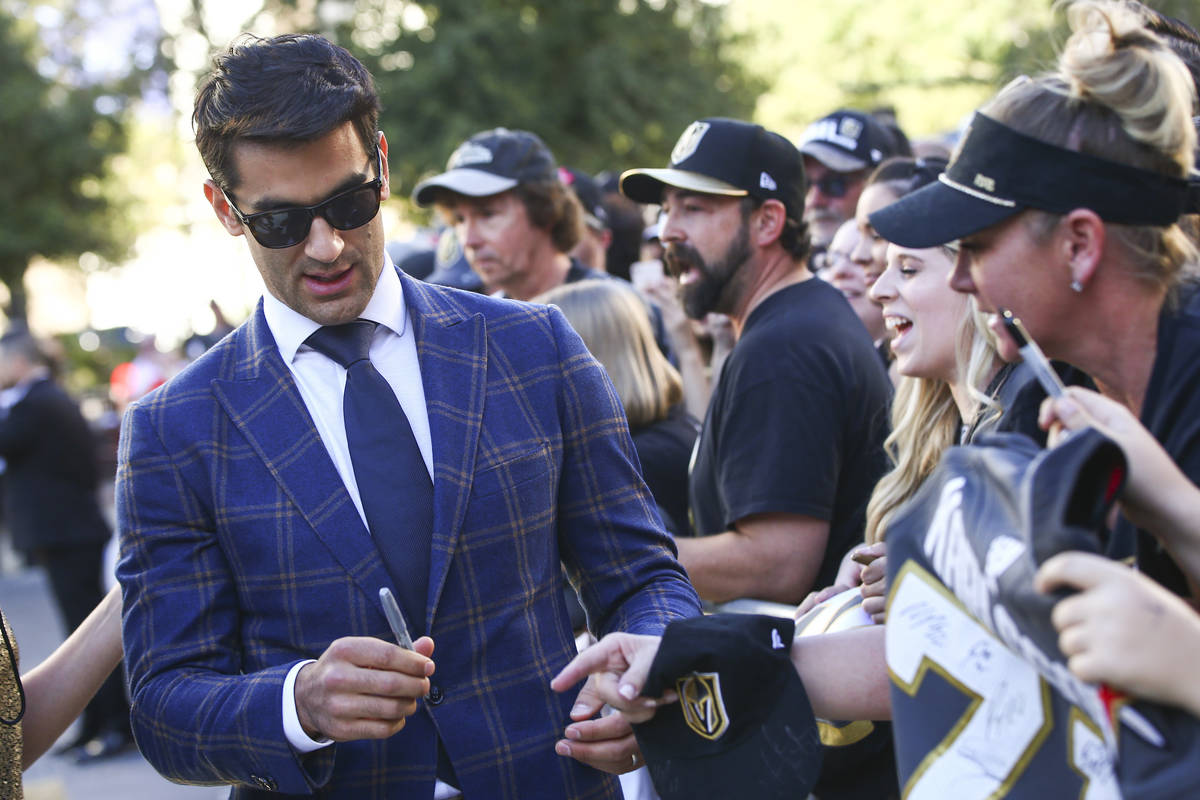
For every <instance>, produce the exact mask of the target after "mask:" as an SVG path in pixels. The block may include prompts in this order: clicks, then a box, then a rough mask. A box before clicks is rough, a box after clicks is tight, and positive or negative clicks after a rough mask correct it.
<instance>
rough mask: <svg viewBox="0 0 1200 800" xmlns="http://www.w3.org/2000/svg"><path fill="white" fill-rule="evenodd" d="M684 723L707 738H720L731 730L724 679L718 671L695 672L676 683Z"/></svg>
mask: <svg viewBox="0 0 1200 800" xmlns="http://www.w3.org/2000/svg"><path fill="white" fill-rule="evenodd" d="M675 688H676V690H677V691H678V692H679V704H680V705H681V706H682V707H683V721H684V722H686V723H687V726H688V727H689V728H691V729H692V730H693V731H695V732H696V733H697V734H698V735H700V736H703V737H704V738H705V739H719V738H721V735H722V734H723V733H725V731H726V730H728V729H729V714H727V713H726V711H725V700H724V698H722V697H721V676H720V675H718V674H717V673H715V672H693V673H692V674H691V675H688V676H686V677H683V678H680V679H679V680H677V681H676V682H675Z"/></svg>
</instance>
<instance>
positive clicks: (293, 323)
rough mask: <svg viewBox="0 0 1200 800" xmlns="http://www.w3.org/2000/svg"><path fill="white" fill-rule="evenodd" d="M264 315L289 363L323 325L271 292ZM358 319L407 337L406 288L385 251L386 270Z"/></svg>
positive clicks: (266, 300)
mask: <svg viewBox="0 0 1200 800" xmlns="http://www.w3.org/2000/svg"><path fill="white" fill-rule="evenodd" d="M263 315H264V316H265V317H266V318H267V327H268V328H270V329H271V335H273V336H274V337H275V343H276V344H277V345H278V346H279V354H280V355H281V356H283V360H284V363H287V364H290V363H291V362H292V359H294V358H295V357H296V351H297V350H299V349H300V345H302V344H304V340H305V339H307V338H308V337H309V336H311V335H312V333H313V332H314V331H316V330H317V328H320V327H321V325H320V323H317V322H314V321H313V320H311V319H309V318H308V317H306V316H304V315H303V314H301V313H300V312H298V311H296V310H294V309H292V308H290V307H289V306H287V305H285V304H284V303H283V301H282V300H280V299H278V298H277V297H275V295H273V294H271V292H270V291H267V292H264V293H263ZM359 319H369V320H371V321H372V322H378V323H379V324H380V325H383V326H384V327H386V328H388V329H389V330H391V331H392V332H393V333H395V334H396V335H397V336H404V333H405V331H406V330H407V329H408V324H407V323H408V314H407V309H406V308H405V305H404V287H403V286H402V285H401V283H400V276H399V274H397V272H396V268H395V267H394V266H392V259H391V257H390V256H389V255H388V254H387V253H386V251H385V252H384V256H383V269H382V270H381V271H380V273H379V280H378V281H376V283H375V292H374V294H372V295H371V299H370V301H369V302H368V303H367V307H366V308H364V309H363V312H362V313H361V314H359Z"/></svg>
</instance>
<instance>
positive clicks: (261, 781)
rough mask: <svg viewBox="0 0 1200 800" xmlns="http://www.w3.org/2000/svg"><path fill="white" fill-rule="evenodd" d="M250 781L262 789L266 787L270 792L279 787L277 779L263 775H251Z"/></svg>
mask: <svg viewBox="0 0 1200 800" xmlns="http://www.w3.org/2000/svg"><path fill="white" fill-rule="evenodd" d="M250 782H251V783H253V784H254V785H255V786H257V787H258V788H260V789H266V790H267V791H268V792H273V791H275V790H276V789H277V788H279V787H278V786H277V785H276V783H275V781H273V780H271V779H270V778H266V777H263V776H262V775H251V776H250Z"/></svg>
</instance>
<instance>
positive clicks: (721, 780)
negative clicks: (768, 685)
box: [634, 675, 824, 800]
mask: <svg viewBox="0 0 1200 800" xmlns="http://www.w3.org/2000/svg"><path fill="white" fill-rule="evenodd" d="M667 708H677V706H674V707H672V706H668V707H667ZM658 713H659V714H662V713H664V711H663V710H660V711H659V712H658ZM676 713H678V712H676ZM650 724H653V720H651V722H650ZM643 731H644V725H643V726H634V733H635V734H638V737H637V738H638V743H639V745H640V746H641V749H642V754H643V755H644V756H645V758H646V765H647V766H648V767H649V769H650V777H651V779H652V780H653V782H654V788H655V789H656V790H657V791H658V794H659V796H660V797H661V798H662V800H692V799H693V798H696V797H756V798H783V797H788V798H792V797H807V796H808V795H809V792H811V791H812V789H813V786H815V785H816V783H817V779H818V778H819V777H820V774H821V763H822V760H823V757H824V751H823V749H822V746H821V737H820V733H819V732H818V730H817V722H816V718H815V717H814V716H813V711H812V705H811V704H810V703H809V700H808V695H807V693H806V692H805V691H804V684H803V683H801V681H800V678H799V676H798V675H793V676H791V679H789V680H787V681H784V684H783V688H782V691H781V692H780V693H779V696H778V697H776V698H773V701H772V711H771V713H770V716H769V717H768V718H767V719H766V720H765V721H764V722H763V724H762V725H761V726H759V727H758V728H757V729H756V730H755V731H754V732H753V733H752V734H751V735H749V736H747V737H745V738H744V739H743V740H742V741H740V742H738V744H737V745H735V746H733V747H730V748H728V749H727V750H724V751H723V752H721V753H717V754H708V753H706V754H704V755H697V756H694V757H686V756H665V755H664V754H663V753H662V752H660V751H659V748H658V747H656V746H654V744H653V743H648V742H647V741H646V740H645V736H644V733H643ZM673 744H674V743H670V742H668V743H666V745H667V747H666V749H668V750H669V749H672V745H673Z"/></svg>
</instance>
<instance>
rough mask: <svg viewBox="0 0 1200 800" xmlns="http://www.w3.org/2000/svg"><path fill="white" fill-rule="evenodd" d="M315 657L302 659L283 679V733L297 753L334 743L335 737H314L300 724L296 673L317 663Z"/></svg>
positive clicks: (318, 748) (309, 751)
mask: <svg viewBox="0 0 1200 800" xmlns="http://www.w3.org/2000/svg"><path fill="white" fill-rule="evenodd" d="M315 661H316V660H315V659H311V658H310V659H309V660H308V661H301V662H300V663H299V664H297V665H296V666H294V667H292V668H291V670H289V671H288V674H287V677H286V678H285V679H284V681H283V733H284V735H286V736H287V740H288V744H290V745H291V746H292V749H294V750H295V751H296V752H297V753H311V752H313V751H314V750H320V749H321V748H322V747H328V746H329V745H331V744H333V739H313V738H311V737H309V735H308V734H307V733H305V732H304V727H303V726H302V725H301V724H300V714H299V713H298V712H297V711H296V675H297V674H298V673H299V672H300V668H301V667H303V666H304V665H305V664H313V663H315Z"/></svg>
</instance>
